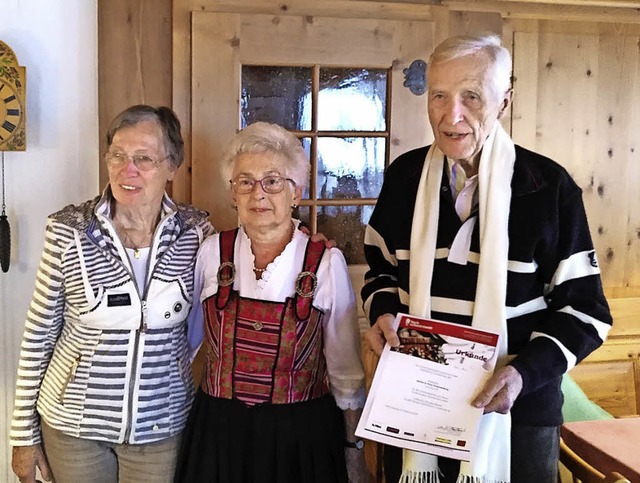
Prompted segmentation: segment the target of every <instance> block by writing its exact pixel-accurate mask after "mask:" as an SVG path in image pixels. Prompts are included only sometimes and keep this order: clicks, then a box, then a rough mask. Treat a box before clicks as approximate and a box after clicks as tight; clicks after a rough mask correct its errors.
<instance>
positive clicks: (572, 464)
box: [559, 438, 630, 483]
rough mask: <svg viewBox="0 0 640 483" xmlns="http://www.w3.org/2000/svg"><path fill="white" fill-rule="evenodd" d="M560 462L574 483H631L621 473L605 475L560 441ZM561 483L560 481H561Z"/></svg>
mask: <svg viewBox="0 0 640 483" xmlns="http://www.w3.org/2000/svg"><path fill="white" fill-rule="evenodd" d="M560 462H561V463H562V464H563V465H564V466H565V467H566V468H567V469H568V470H569V473H571V478H572V480H571V481H573V483H579V482H580V483H630V481H629V480H628V479H626V478H625V477H624V476H622V475H621V474H620V473H617V472H613V473H611V474H607V475H605V474H603V473H601V472H600V471H598V470H597V469H596V468H594V467H593V466H591V465H590V464H589V463H587V462H586V461H585V460H583V459H582V458H580V456H578V455H577V454H576V453H575V452H574V451H573V450H572V449H571V448H569V446H567V443H565V442H564V440H563V439H562V438H561V439H560ZM559 481H560V479H559Z"/></svg>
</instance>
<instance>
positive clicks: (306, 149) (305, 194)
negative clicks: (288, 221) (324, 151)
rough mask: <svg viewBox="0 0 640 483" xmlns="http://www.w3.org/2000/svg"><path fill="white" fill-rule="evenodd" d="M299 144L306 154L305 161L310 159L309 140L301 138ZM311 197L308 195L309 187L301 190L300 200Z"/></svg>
mask: <svg viewBox="0 0 640 483" xmlns="http://www.w3.org/2000/svg"><path fill="white" fill-rule="evenodd" d="M300 142H301V143H302V147H303V148H304V152H305V153H306V154H307V159H309V160H310V159H311V138H301V139H300ZM309 182H311V178H309ZM310 196H311V195H310V194H309V187H308V186H307V187H306V188H305V189H304V190H302V198H303V199H306V200H308V199H309V197H310Z"/></svg>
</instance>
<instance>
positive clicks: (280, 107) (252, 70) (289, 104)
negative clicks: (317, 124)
mask: <svg viewBox="0 0 640 483" xmlns="http://www.w3.org/2000/svg"><path fill="white" fill-rule="evenodd" d="M310 93H311V68H309V67H272V66H256V65H243V66H242V112H241V124H242V126H241V127H242V128H245V127H247V126H248V125H249V124H251V123H254V122H256V121H266V122H273V123H276V124H280V125H281V126H283V127H285V128H287V129H292V130H298V131H308V130H310V129H311V104H310V103H308V102H305V99H307V98H310Z"/></svg>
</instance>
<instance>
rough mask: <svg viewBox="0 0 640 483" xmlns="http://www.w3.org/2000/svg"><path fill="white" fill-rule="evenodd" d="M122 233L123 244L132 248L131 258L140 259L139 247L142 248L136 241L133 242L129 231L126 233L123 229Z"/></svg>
mask: <svg viewBox="0 0 640 483" xmlns="http://www.w3.org/2000/svg"><path fill="white" fill-rule="evenodd" d="M123 233H124V245H125V247H127V248H133V258H135V259H136V260H139V259H140V249H141V248H142V247H141V246H138V244H137V243H135V242H134V241H133V240H132V239H131V237H130V236H129V233H127V231H126V230H123Z"/></svg>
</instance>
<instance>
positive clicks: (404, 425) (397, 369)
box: [356, 314, 498, 461]
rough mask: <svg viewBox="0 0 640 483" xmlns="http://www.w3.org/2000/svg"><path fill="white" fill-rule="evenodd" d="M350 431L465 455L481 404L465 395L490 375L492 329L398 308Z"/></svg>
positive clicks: (444, 453) (436, 451)
mask: <svg viewBox="0 0 640 483" xmlns="http://www.w3.org/2000/svg"><path fill="white" fill-rule="evenodd" d="M394 328H395V329H396V330H397V332H398V337H399V338H400V346H399V347H393V348H392V347H390V346H389V345H388V344H387V345H386V346H385V348H384V350H383V352H382V356H381V357H380V361H379V362H378V367H377V369H376V372H375V375H374V378H373V382H372V384H371V390H370V391H369V395H368V397H367V401H366V403H365V406H364V409H363V411H362V416H361V418H360V421H359V423H358V427H357V429H356V435H357V436H359V437H361V438H366V439H370V440H373V441H379V442H381V443H385V444H390V445H393V446H399V447H402V448H407V449H411V450H414V451H420V452H423V453H430V454H434V455H437V456H446V457H449V458H455V459H458V460H464V461H469V460H470V458H471V454H472V452H473V447H474V441H475V436H476V433H477V431H478V427H479V424H480V418H481V417H482V413H483V409H482V408H475V407H473V406H472V405H471V401H473V399H474V398H475V396H476V395H477V394H478V393H479V392H480V390H481V389H482V387H483V385H484V383H485V382H486V380H487V379H488V378H489V377H490V376H491V374H492V373H493V369H494V367H495V361H496V358H497V344H498V334H495V333H493V332H487V331H485V330H479V329H476V328H475V327H469V326H465V325H459V324H452V323H448V322H440V321H437V320H431V319H425V318H420V317H414V316H412V315H407V314H398V315H397V316H396V319H395V321H394Z"/></svg>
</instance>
